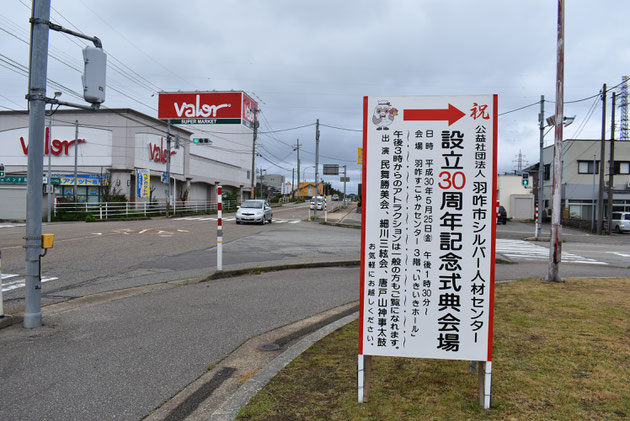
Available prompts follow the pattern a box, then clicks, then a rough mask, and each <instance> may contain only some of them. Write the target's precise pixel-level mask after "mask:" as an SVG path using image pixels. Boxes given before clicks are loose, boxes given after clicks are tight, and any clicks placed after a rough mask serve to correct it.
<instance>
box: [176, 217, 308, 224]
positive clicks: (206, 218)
mask: <svg viewBox="0 0 630 421" xmlns="http://www.w3.org/2000/svg"><path fill="white" fill-rule="evenodd" d="M173 219H174V220H175V221H216V220H217V218H216V217H210V216H184V217H182V218H173ZM231 221H236V218H234V217H231V218H223V222H231ZM272 223H274V224H284V223H287V224H298V223H300V220H299V219H276V218H273V222H272Z"/></svg>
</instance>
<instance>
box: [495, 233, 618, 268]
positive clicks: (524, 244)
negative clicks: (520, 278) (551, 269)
mask: <svg viewBox="0 0 630 421" xmlns="http://www.w3.org/2000/svg"><path fill="white" fill-rule="evenodd" d="M497 252H498V253H501V254H502V255H504V256H505V257H510V258H513V259H514V260H521V261H522V260H525V261H539V260H548V259H549V249H548V248H547V247H542V246H539V245H536V244H532V243H530V242H528V241H523V240H502V239H499V240H497ZM562 262H563V263H585V264H590V265H607V264H608V263H605V262H600V261H597V260H595V259H591V258H588V257H582V256H578V255H577V254H573V253H568V252H562Z"/></svg>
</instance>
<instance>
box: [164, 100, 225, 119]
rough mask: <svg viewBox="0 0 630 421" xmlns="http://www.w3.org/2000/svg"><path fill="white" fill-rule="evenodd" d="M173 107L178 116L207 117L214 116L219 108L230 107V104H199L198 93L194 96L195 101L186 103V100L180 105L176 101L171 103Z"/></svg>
mask: <svg viewBox="0 0 630 421" xmlns="http://www.w3.org/2000/svg"><path fill="white" fill-rule="evenodd" d="M173 105H174V107H175V113H176V114H177V116H178V117H182V116H183V117H188V118H198V117H203V118H208V117H216V116H217V111H218V110H220V109H221V108H228V107H231V106H232V104H220V105H209V104H200V98H199V95H196V96H195V103H194V104H188V103H187V102H184V103H182V104H181V105H180V104H179V103H177V102H174V103H173Z"/></svg>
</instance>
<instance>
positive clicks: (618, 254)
mask: <svg viewBox="0 0 630 421" xmlns="http://www.w3.org/2000/svg"><path fill="white" fill-rule="evenodd" d="M606 253H610V254H616V255H617V256H621V257H630V254H625V253H619V252H616V251H607V252H606Z"/></svg>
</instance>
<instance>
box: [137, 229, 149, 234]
mask: <svg viewBox="0 0 630 421" xmlns="http://www.w3.org/2000/svg"><path fill="white" fill-rule="evenodd" d="M147 231H149V228H147V229H143V230H142V231H140V232H139V233H138V234H144V233H145V232H147Z"/></svg>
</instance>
